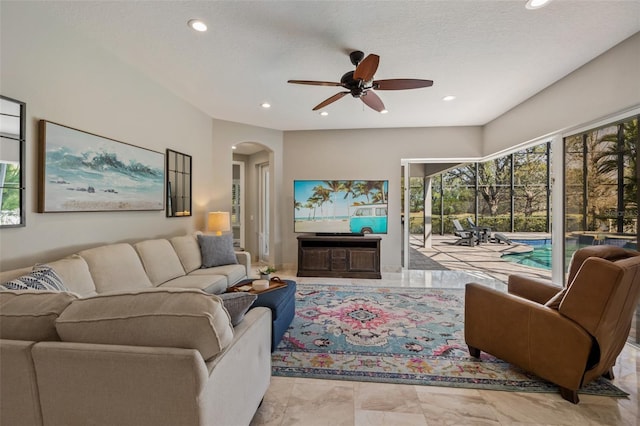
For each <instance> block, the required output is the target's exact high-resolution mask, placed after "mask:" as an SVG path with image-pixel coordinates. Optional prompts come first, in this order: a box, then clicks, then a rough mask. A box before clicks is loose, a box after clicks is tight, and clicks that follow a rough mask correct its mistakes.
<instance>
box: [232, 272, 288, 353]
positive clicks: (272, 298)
mask: <svg viewBox="0 0 640 426" xmlns="http://www.w3.org/2000/svg"><path fill="white" fill-rule="evenodd" d="M253 281H254V280H251V279H249V280H243V281H241V282H240V283H238V284H236V285H235V286H234V287H239V286H242V285H245V284H250V283H251V282H253ZM283 281H284V282H285V283H286V284H287V285H286V286H284V287H280V288H276V289H273V290H268V291H265V292H262V293H258V294H257V296H258V298H257V299H256V301H255V302H253V305H252V306H251V307H252V308H255V307H256V306H262V307H265V308H269V309H271V320H272V322H273V324H272V327H271V352H273V351H275V350H276V347H277V346H278V343H280V340H282V336H284V333H285V332H286V331H287V328H289V325H290V324H291V321H293V317H294V316H295V315H296V282H295V281H293V280H283Z"/></svg>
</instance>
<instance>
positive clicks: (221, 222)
mask: <svg viewBox="0 0 640 426" xmlns="http://www.w3.org/2000/svg"><path fill="white" fill-rule="evenodd" d="M207 229H208V230H209V231H213V232H215V233H216V235H222V233H223V232H229V231H231V222H230V221H229V212H209V218H208V220H207Z"/></svg>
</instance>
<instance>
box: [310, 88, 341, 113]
mask: <svg viewBox="0 0 640 426" xmlns="http://www.w3.org/2000/svg"><path fill="white" fill-rule="evenodd" d="M347 94H349V92H340V93H336V94H335V95H333V96H331V97H330V98H328V99H325V100H324V101H322V102H320V103H319V104H318V105H316V106H315V108H313V111H317V110H319V109H321V108H324V107H326V106H327V105H329V104H331V103H333V102H335V101H337V100H338V99H342V97H343V96H344V95H347Z"/></svg>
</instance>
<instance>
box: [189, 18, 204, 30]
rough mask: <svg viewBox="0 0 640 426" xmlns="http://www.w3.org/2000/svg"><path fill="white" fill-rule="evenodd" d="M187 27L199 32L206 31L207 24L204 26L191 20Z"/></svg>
mask: <svg viewBox="0 0 640 426" xmlns="http://www.w3.org/2000/svg"><path fill="white" fill-rule="evenodd" d="M187 25H189V26H190V27H191V28H192V29H194V30H196V31H200V32H204V31H207V24H205V23H204V22H202V21H201V20H199V19H192V20H190V21H189V22H187Z"/></svg>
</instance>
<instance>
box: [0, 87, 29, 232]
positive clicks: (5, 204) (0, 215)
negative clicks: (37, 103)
mask: <svg viewBox="0 0 640 426" xmlns="http://www.w3.org/2000/svg"><path fill="white" fill-rule="evenodd" d="M26 109H27V106H26V104H25V103H24V102H20V101H17V100H15V99H11V98H7V97H6V96H0V227H3V228H10V227H19V226H25V225H26V212H25V192H26V189H25V172H24V169H25V168H24V166H25V163H26V158H25V144H26V142H25V138H26V128H25V120H26V118H25V117H26Z"/></svg>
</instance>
